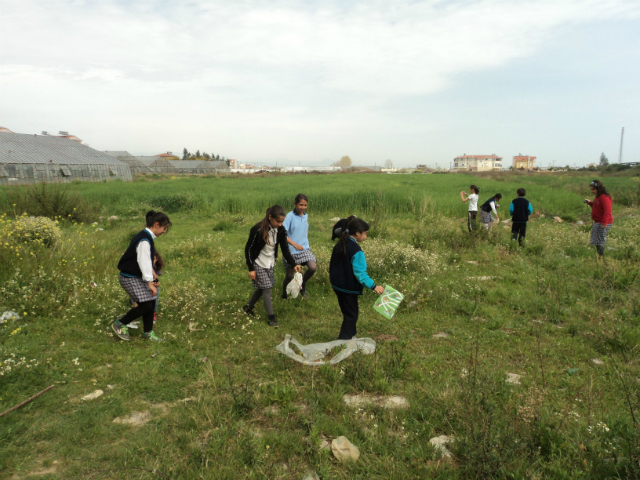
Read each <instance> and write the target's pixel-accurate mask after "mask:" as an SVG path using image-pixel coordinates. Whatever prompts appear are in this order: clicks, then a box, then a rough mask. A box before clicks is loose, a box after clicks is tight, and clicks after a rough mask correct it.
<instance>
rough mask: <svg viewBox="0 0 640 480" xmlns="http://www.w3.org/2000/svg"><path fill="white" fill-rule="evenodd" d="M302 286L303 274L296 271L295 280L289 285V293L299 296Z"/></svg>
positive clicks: (294, 296)
mask: <svg viewBox="0 0 640 480" xmlns="http://www.w3.org/2000/svg"><path fill="white" fill-rule="evenodd" d="M301 288H302V274H301V273H298V272H296V274H295V275H294V276H293V280H291V281H290V282H289V285H287V295H291V296H292V297H293V298H298V295H299V294H300V289H301Z"/></svg>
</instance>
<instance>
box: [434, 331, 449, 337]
mask: <svg viewBox="0 0 640 480" xmlns="http://www.w3.org/2000/svg"><path fill="white" fill-rule="evenodd" d="M431 336H432V337H433V338H447V337H448V336H449V334H448V333H445V332H440V333H434V334H433V335H431Z"/></svg>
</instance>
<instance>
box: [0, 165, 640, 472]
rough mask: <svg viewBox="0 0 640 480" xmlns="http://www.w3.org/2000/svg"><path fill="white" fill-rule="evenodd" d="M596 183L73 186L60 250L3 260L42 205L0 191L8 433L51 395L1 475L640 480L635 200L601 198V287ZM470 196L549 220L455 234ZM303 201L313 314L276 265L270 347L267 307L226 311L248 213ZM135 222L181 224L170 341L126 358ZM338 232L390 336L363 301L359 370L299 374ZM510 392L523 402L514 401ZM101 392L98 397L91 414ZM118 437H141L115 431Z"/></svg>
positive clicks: (242, 282) (317, 336)
mask: <svg viewBox="0 0 640 480" xmlns="http://www.w3.org/2000/svg"><path fill="white" fill-rule="evenodd" d="M591 179H592V178H591V176H589V177H579V176H560V175H553V176H551V175H547V176H533V175H532V176H526V175H494V176H492V177H491V178H477V177H470V176H463V175H331V176H330V175H295V176H294V175H283V176H279V177H271V178H269V177H265V178H216V177H204V178H163V179H155V180H153V179H152V180H150V179H143V180H139V181H136V182H133V183H98V184H73V185H71V186H70V187H69V191H68V192H67V193H66V194H63V193H61V192H58V193H57V195H58V196H57V197H56V198H57V200H56V201H55V202H54V201H51V202H49V203H48V205H49V206H50V205H54V204H55V205H56V209H55V211H56V212H57V213H55V212H54V213H55V214H54V213H51V212H52V210H51V208H50V209H49V213H50V214H51V215H53V216H54V217H55V216H56V215H58V216H59V218H58V221H59V226H60V228H61V239H60V240H59V241H58V242H57V243H56V244H55V245H54V246H45V245H41V244H38V243H37V242H26V243H25V241H24V239H22V240H20V241H16V236H17V235H19V232H16V231H15V225H16V224H15V222H16V215H17V216H20V215H21V214H22V212H23V211H29V212H30V213H34V212H36V211H37V210H38V209H43V208H45V207H44V206H40V207H38V206H36V205H34V200H33V198H34V197H33V196H32V197H31V198H28V196H27V195H26V190H24V189H23V190H20V191H15V190H9V189H0V216H2V217H1V219H0V235H2V236H1V237H0V238H1V239H2V240H1V241H0V313H1V312H2V311H5V310H14V311H16V312H19V313H20V315H22V316H23V317H24V318H23V319H21V320H18V321H9V322H8V323H7V324H5V325H1V326H0V362H2V363H0V412H2V411H4V410H6V409H8V408H10V407H12V406H13V405H16V404H18V403H19V402H21V401H23V400H25V399H26V398H28V397H30V396H32V395H34V394H35V393H37V392H38V391H40V390H42V389H44V388H46V387H47V386H49V385H55V388H53V389H52V390H50V391H48V392H47V393H45V394H43V395H42V396H41V397H39V398H37V399H35V400H34V401H32V402H30V403H28V404H27V405H25V406H23V407H21V408H20V409H18V410H17V411H14V412H11V413H9V414H7V415H6V416H4V417H1V418H0V478H9V479H13V478H15V479H20V478H42V479H69V478H74V479H75V478H91V479H134V478H135V479H168V478H170V479H180V480H182V479H237V478H248V479H275V478H282V479H285V478H286V479H289V478H296V479H302V478H303V477H304V476H305V474H306V472H307V471H309V470H314V471H315V472H317V474H318V475H319V477H320V478H322V479H365V478H366V479H369V478H379V479H389V478H393V479H396V478H397V479H404V478H407V479H409V478H443V479H444V478H446V479H449V478H461V479H466V478H510V479H525V478H538V479H542V478H567V479H569V478H576V479H578V478H579V479H587V478H593V479H600V478H640V464H639V462H640V441H639V437H640V427H639V426H638V424H637V422H638V421H640V393H639V392H640V370H639V367H640V365H639V360H638V353H639V352H638V349H639V348H640V347H638V345H639V344H640V307H639V301H640V289H639V284H640V278H639V270H638V267H639V264H640V247H639V246H638V238H639V234H640V217H639V216H638V213H637V207H636V206H637V203H638V194H637V192H638V182H637V179H635V178H631V177H626V178H623V177H616V178H609V177H606V178H603V181H604V183H605V185H607V186H611V188H610V190H611V191H612V193H613V195H614V202H615V208H614V216H615V224H614V227H613V228H612V230H611V232H610V236H609V240H608V243H607V246H608V247H609V249H608V250H607V252H606V255H607V257H608V264H607V266H606V267H605V266H602V265H601V264H600V265H599V264H597V263H596V261H595V255H594V251H593V249H592V247H589V245H588V242H589V228H590V223H589V211H588V208H587V207H585V206H584V205H583V204H582V203H581V200H582V198H584V197H585V196H587V185H588V183H589V181H590V180H591ZM471 183H476V184H478V185H479V186H480V188H481V195H480V196H481V200H482V199H483V198H484V199H486V198H487V197H488V196H489V195H490V194H493V193H496V192H501V193H502V194H503V195H504V199H503V202H502V204H503V207H502V208H503V210H506V209H507V208H508V203H509V201H510V200H511V199H512V198H513V197H515V190H516V189H517V188H518V187H521V186H524V187H525V188H527V190H528V195H527V198H529V199H530V200H531V202H532V203H533V205H534V208H535V209H536V211H537V212H538V213H542V214H544V217H542V216H538V215H536V218H535V219H533V220H532V221H531V223H530V225H529V227H528V230H527V234H528V238H527V239H526V244H525V246H524V247H522V248H519V247H517V246H515V245H513V244H512V243H511V242H510V241H509V238H510V227H506V226H504V225H503V224H500V225H498V226H496V227H494V228H493V229H492V230H491V231H490V232H488V233H487V232H484V231H478V232H476V233H474V234H473V235H469V233H468V232H467V231H466V220H465V218H466V204H463V203H462V202H460V199H459V193H458V192H459V191H460V190H462V189H464V190H467V191H468V186H469V185H470V184H471ZM298 192H303V193H306V194H307V195H308V196H309V199H310V203H309V215H310V224H311V229H310V241H311V246H312V249H313V251H314V253H315V254H316V256H317V258H318V272H317V274H316V276H315V277H314V278H313V279H312V280H311V282H310V284H309V291H310V299H309V300H304V301H303V300H299V299H297V300H289V301H283V300H280V299H279V298H277V297H276V294H275V292H276V291H277V287H278V285H279V284H280V282H281V281H282V278H283V269H282V267H281V266H280V264H279V265H278V267H277V269H276V281H277V283H276V289H274V307H275V311H276V315H277V316H278V319H279V323H280V328H279V329H278V330H273V329H270V328H269V327H268V326H267V325H266V315H265V313H264V309H263V307H262V305H261V304H258V308H257V310H258V313H259V318H258V319H253V320H252V319H250V318H248V317H246V316H245V315H244V314H242V313H240V312H239V310H240V307H241V306H242V305H243V304H244V303H245V302H246V299H247V298H248V296H249V295H250V293H251V285H250V282H249V280H248V278H247V272H246V267H245V266H244V259H243V254H242V250H243V247H244V242H245V241H246V236H247V234H248V230H249V228H250V226H251V225H253V224H254V223H255V222H257V221H258V220H259V219H260V218H261V216H262V212H264V210H265V209H266V208H267V207H268V206H269V205H270V204H273V203H281V204H283V205H285V206H286V207H287V208H288V207H289V206H290V205H291V203H292V199H293V197H294V196H295V194H296V193H298ZM43 195H53V196H55V195H56V193H55V192H53V193H51V192H48V193H47V192H45V193H44V194H43ZM65 195H66V197H65ZM617 198H622V199H623V201H621V202H617V201H616V199H617ZM74 202H75V203H74ZM14 203H15V206H14ZM150 207H162V208H163V209H165V210H166V211H167V212H169V214H170V216H171V219H172V221H173V227H172V229H171V231H170V233H169V234H168V235H166V236H164V237H161V238H160V239H158V240H157V242H156V246H157V248H158V250H159V251H160V252H161V253H162V254H163V256H164V257H165V258H166V260H167V267H166V269H165V271H164V275H163V277H162V291H161V298H160V312H159V317H160V319H159V322H158V324H157V325H156V331H157V333H158V335H159V336H162V337H164V338H165V339H166V342H164V343H162V344H149V343H145V342H143V341H142V340H140V339H139V338H138V336H137V332H136V331H133V340H132V341H131V342H127V343H125V342H121V341H116V340H115V339H114V338H113V336H112V334H111V332H110V330H109V325H110V323H111V322H113V320H114V319H116V318H117V317H118V316H120V315H122V314H123V313H124V312H125V311H126V310H127V298H126V297H125V295H124V293H123V292H122V290H121V288H120V286H119V284H118V281H117V269H116V264H117V261H118V259H119V257H120V256H121V255H122V253H123V251H124V249H125V248H126V246H127V245H128V242H129V240H130V238H131V236H132V235H133V234H134V233H136V232H137V231H139V230H140V229H141V225H142V219H143V218H144V212H145V211H146V210H147V209H148V208H150ZM47 208H49V207H47ZM74 208H75V210H74ZM351 213H354V214H356V215H358V216H360V217H362V218H364V219H365V220H367V221H370V222H371V223H373V225H374V228H373V229H372V232H371V236H370V239H369V240H367V241H366V242H365V243H364V244H363V245H362V246H363V249H364V251H365V253H366V255H367V259H368V263H369V272H370V274H371V276H372V277H373V278H374V279H375V280H376V281H377V282H378V283H388V284H390V285H392V286H393V287H395V288H397V289H398V290H400V291H401V292H403V293H404V294H405V296H406V301H405V302H404V303H403V305H402V306H401V307H400V309H399V311H398V313H397V314H396V316H395V317H394V318H393V320H391V321H388V320H386V319H384V318H383V317H382V316H380V315H379V314H377V313H376V312H374V311H373V308H372V305H373V303H374V300H375V296H374V295H373V294H372V293H366V294H365V295H364V296H363V298H362V299H361V301H360V312H361V314H360V320H359V322H358V329H359V334H358V336H360V337H371V338H373V339H375V340H376V341H377V351H376V353H375V354H374V355H361V354H354V355H352V356H351V357H349V358H348V359H347V360H345V361H343V362H341V363H339V364H337V365H336V366H323V367H319V368H313V367H307V366H303V365H301V364H298V363H296V362H294V361H293V360H290V359H289V358H287V357H285V356H284V355H282V354H280V353H279V352H277V351H276V350H275V347H276V345H278V344H279V343H280V342H282V340H283V338H284V335H285V334H287V333H289V334H292V335H293V336H294V337H296V338H297V339H298V340H299V341H300V342H302V343H305V344H306V343H317V342H326V341H329V340H333V339H335V338H336V337H337V334H338V331H339V328H340V323H341V315H340V311H339V308H338V305H337V301H336V299H335V295H334V294H333V292H332V291H331V288H330V285H329V281H328V264H329V257H330V254H331V249H332V246H333V244H332V242H331V241H330V236H331V233H330V231H331V226H332V225H333V223H334V222H333V221H332V220H331V219H332V218H333V217H335V216H346V215H348V214H351ZM111 216H117V217H118V218H117V219H111V220H109V218H110V217H111ZM554 216H559V217H561V218H563V219H564V220H565V221H564V222H563V223H556V222H554V221H553V217H554ZM504 218H507V217H506V216H504V213H503V214H502V215H501V220H502V219H504ZM65 219H66V220H65ZM577 220H581V221H583V222H585V224H584V225H576V224H575V223H573V222H575V221H577ZM94 222H95V223H94ZM9 232H13V233H12V235H11V236H9V235H8V233H9ZM91 282H95V284H97V286H91ZM138 332H139V330H138ZM437 333H446V336H445V335H441V336H440V337H434V336H433V335H434V334H437ZM594 359H596V360H599V361H600V362H594V361H593V360H594ZM508 373H514V374H518V375H520V380H519V381H520V383H519V384H511V383H507V382H505V380H506V378H507V374H508ZM97 389H101V390H103V392H104V394H103V395H102V396H100V397H98V398H96V399H94V400H82V397H83V396H85V395H87V394H89V393H92V392H94V391H95V390H97ZM353 394H361V395H368V396H375V395H385V396H386V395H399V396H402V397H404V398H405V399H406V400H407V402H408V404H409V406H408V407H407V408H399V409H390V408H386V407H383V406H381V405H379V404H375V403H374V404H370V405H366V406H361V407H357V408H354V407H351V406H347V405H346V404H345V402H344V401H343V397H344V395H353ZM132 416H133V418H136V419H137V420H138V421H139V422H140V423H142V424H141V425H135V424H128V423H126V420H128V419H131V418H132ZM123 420H124V421H125V423H123ZM341 435H344V436H346V437H347V438H348V439H349V440H350V441H351V442H352V443H353V444H355V445H356V446H358V447H359V448H360V452H361V456H360V459H359V460H358V461H357V462H355V463H348V464H341V463H339V462H338V461H337V460H336V459H335V458H334V457H333V455H332V453H331V451H330V450H326V449H325V450H321V449H320V444H321V442H322V441H323V440H328V441H329V442H331V440H332V439H333V438H336V437H338V436H341ZM440 435H448V436H450V437H453V438H454V442H453V443H450V444H448V448H449V450H450V451H451V453H452V457H451V458H450V459H448V460H447V459H444V460H443V459H441V455H440V454H439V453H438V452H436V451H434V449H433V447H432V446H431V445H430V443H429V439H431V438H433V437H437V436H440Z"/></svg>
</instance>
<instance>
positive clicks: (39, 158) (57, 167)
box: [0, 128, 131, 185]
mask: <svg viewBox="0 0 640 480" xmlns="http://www.w3.org/2000/svg"><path fill="white" fill-rule="evenodd" d="M114 179H121V180H131V169H130V168H129V166H128V165H127V164H126V163H123V162H121V161H119V160H117V159H116V158H113V157H112V156H110V155H107V154H105V153H103V152H99V151H98V150H94V149H93V148H90V147H89V146H88V145H83V144H81V143H79V142H76V141H73V142H70V141H68V139H67V138H66V137H62V138H61V137H58V136H55V135H48V134H47V135H30V134H23V133H13V132H10V131H8V130H7V129H6V128H5V129H3V130H2V133H0V184H1V185H18V184H28V183H36V182H48V183H49V182H58V183H63V182H71V181H73V180H84V181H94V182H96V181H100V180H114Z"/></svg>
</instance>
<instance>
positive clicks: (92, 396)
mask: <svg viewBox="0 0 640 480" xmlns="http://www.w3.org/2000/svg"><path fill="white" fill-rule="evenodd" d="M103 393H104V392H103V391H102V390H100V389H98V390H96V391H95V392H93V393H90V394H89V395H85V396H84V397H82V400H95V399H96V398H98V397H99V396H100V395H102V394H103Z"/></svg>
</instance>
